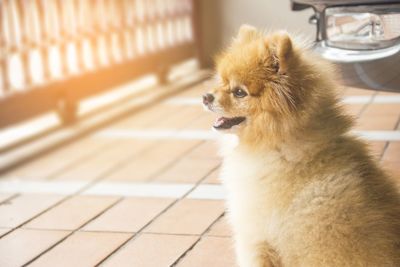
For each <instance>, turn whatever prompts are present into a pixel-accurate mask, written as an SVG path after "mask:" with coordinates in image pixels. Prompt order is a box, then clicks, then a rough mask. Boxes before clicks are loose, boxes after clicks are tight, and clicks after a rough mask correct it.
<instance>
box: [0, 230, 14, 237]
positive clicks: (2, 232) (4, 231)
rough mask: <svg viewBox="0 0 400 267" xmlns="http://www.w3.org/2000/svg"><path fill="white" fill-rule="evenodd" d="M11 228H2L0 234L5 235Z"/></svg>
mask: <svg viewBox="0 0 400 267" xmlns="http://www.w3.org/2000/svg"><path fill="white" fill-rule="evenodd" d="M11 230H12V229H11V228H0V236H3V235H5V234H6V233H8V232H10V231H11Z"/></svg>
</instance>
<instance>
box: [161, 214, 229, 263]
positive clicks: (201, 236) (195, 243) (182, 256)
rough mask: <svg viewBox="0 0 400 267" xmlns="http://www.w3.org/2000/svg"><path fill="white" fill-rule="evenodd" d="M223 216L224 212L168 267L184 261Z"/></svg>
mask: <svg viewBox="0 0 400 267" xmlns="http://www.w3.org/2000/svg"><path fill="white" fill-rule="evenodd" d="M224 216H225V212H223V213H222V214H221V215H220V216H218V217H217V218H216V219H215V220H214V221H213V222H212V223H211V224H210V225H209V226H208V227H207V228H206V229H205V230H204V231H203V232H202V233H201V234H200V236H199V238H198V239H197V240H196V241H195V242H194V243H193V244H192V245H191V246H190V247H189V248H188V249H187V250H186V251H185V252H184V253H182V254H181V255H180V256H179V257H178V258H177V259H176V260H175V261H174V262H173V263H172V264H171V265H170V266H169V267H175V266H177V264H179V262H180V261H182V259H184V258H185V257H186V256H187V254H188V253H189V252H190V251H192V250H193V249H194V247H195V246H196V245H197V244H198V243H199V242H200V241H201V240H202V239H203V237H204V235H205V234H206V233H207V232H209V231H210V229H211V227H213V226H214V225H215V224H216V223H217V222H218V221H219V220H220V219H221V218H222V217H224Z"/></svg>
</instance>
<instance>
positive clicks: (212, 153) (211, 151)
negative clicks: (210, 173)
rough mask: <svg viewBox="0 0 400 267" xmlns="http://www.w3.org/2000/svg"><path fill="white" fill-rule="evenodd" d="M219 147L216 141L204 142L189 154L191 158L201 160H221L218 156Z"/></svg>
mask: <svg viewBox="0 0 400 267" xmlns="http://www.w3.org/2000/svg"><path fill="white" fill-rule="evenodd" d="M218 150H219V146H218V143H217V142H215V141H204V142H202V143H201V144H200V145H198V146H197V147H195V148H194V149H193V150H192V151H190V152H189V153H188V154H187V157H190V158H195V159H197V158H201V159H203V158H204V159H219V160H221V157H220V156H219V154H218Z"/></svg>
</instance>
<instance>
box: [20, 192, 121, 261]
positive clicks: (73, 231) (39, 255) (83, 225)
mask: <svg viewBox="0 0 400 267" xmlns="http://www.w3.org/2000/svg"><path fill="white" fill-rule="evenodd" d="M123 199H124V198H123V197H119V198H118V199H117V200H116V201H115V202H114V203H112V204H110V205H109V206H108V207H106V208H105V209H104V210H103V211H101V212H100V213H98V214H97V215H96V216H94V217H93V218H91V219H90V220H88V221H87V222H85V223H84V224H82V225H81V226H79V227H78V228H77V229H75V230H72V231H70V233H69V234H67V235H66V236H65V237H63V238H61V239H60V240H58V241H57V242H56V243H54V244H53V245H51V246H50V247H48V248H47V249H45V250H44V251H42V252H41V253H39V254H38V255H36V256H35V257H34V258H32V259H31V260H29V261H28V262H26V263H24V264H23V265H22V266H23V267H24V266H28V265H29V264H31V263H32V262H34V261H36V260H37V259H39V258H40V257H41V256H43V255H44V254H46V253H47V252H49V251H50V250H52V249H53V248H55V247H56V246H58V245H59V244H61V243H62V242H63V241H65V240H66V239H67V238H69V237H70V236H72V235H73V234H75V233H76V232H79V231H80V230H81V229H82V228H83V227H85V226H86V225H88V224H89V223H90V222H92V221H93V220H95V219H96V218H98V217H99V216H101V215H103V214H104V213H105V212H107V211H108V210H110V209H111V208H112V207H114V206H115V205H117V204H118V203H120V202H121V201H122V200H123ZM27 229H31V230H43V229H37V228H27ZM57 230H58V231H63V230H59V229H57ZM53 231H56V230H54V229H53ZM64 231H69V230H64ZM88 232H90V231H88Z"/></svg>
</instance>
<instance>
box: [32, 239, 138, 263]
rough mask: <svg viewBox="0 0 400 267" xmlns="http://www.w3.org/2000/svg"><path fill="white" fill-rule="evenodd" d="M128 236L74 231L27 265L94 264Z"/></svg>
mask: <svg viewBox="0 0 400 267" xmlns="http://www.w3.org/2000/svg"><path fill="white" fill-rule="evenodd" d="M130 237H131V235H130V234H125V233H92V232H76V233H74V234H73V235H72V236H70V237H68V238H67V239H66V240H64V241H63V242H61V243H60V244H58V245H57V246H55V247H54V248H53V249H51V250H50V251H48V252H47V253H46V254H44V255H42V256H41V257H40V258H38V259H37V260H35V261H34V262H33V263H32V264H30V265H29V266H31V267H33V266H35V267H47V266H49V267H54V266H57V267H64V266H65V267H70V266H95V265H96V264H98V263H100V261H102V260H103V259H104V258H105V257H107V256H108V255H109V254H110V253H111V252H112V251H114V250H115V249H116V248H118V246H120V245H121V244H122V243H123V242H125V241H126V240H127V239H128V238H130Z"/></svg>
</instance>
